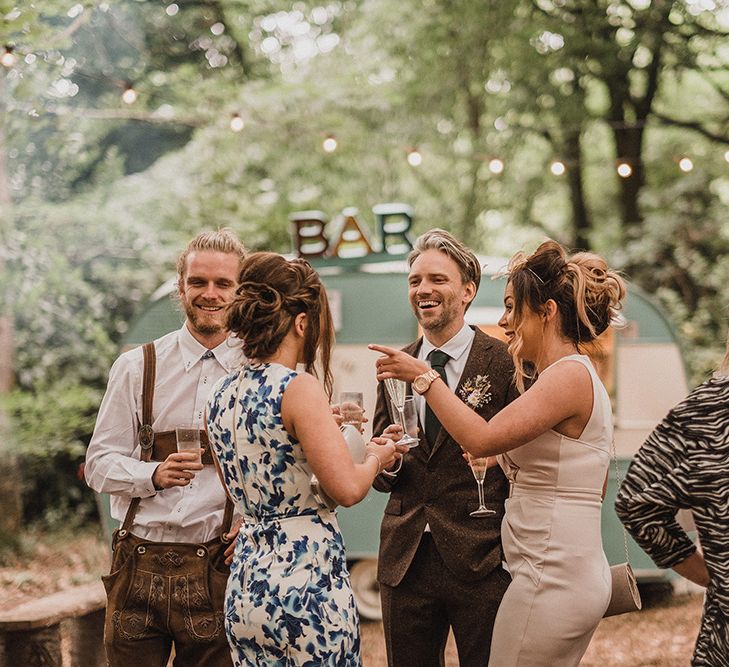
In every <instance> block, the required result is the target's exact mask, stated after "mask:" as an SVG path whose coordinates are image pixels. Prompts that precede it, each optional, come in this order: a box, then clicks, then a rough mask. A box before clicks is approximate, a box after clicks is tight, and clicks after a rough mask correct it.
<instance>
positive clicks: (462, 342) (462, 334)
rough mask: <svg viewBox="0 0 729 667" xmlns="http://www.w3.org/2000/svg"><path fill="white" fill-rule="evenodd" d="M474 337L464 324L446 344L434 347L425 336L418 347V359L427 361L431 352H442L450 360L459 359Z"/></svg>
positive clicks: (472, 332)
mask: <svg viewBox="0 0 729 667" xmlns="http://www.w3.org/2000/svg"><path fill="white" fill-rule="evenodd" d="M475 335H476V333H475V332H474V330H473V329H472V328H471V327H470V326H469V325H468V324H466V323H465V322H464V323H463V326H462V327H461V330H460V331H459V332H458V333H457V334H456V335H455V336H453V338H451V339H450V340H449V341H448V342H447V343H445V344H444V345H441V346H440V347H436V346H435V345H433V343H431V342H430V341H429V340H428V339H427V338H426V337H425V336H423V344H422V345H421V346H420V358H421V359H427V358H428V355H429V354H430V353H431V352H432V351H433V350H442V351H443V352H445V353H446V354H447V355H448V356H449V357H450V358H451V359H459V358H460V357H461V355H462V354H463V353H464V352H466V350H468V349H469V346H470V345H471V341H472V340H473V337H474V336H475Z"/></svg>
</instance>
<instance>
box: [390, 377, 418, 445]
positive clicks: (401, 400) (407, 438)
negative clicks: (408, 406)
mask: <svg viewBox="0 0 729 667" xmlns="http://www.w3.org/2000/svg"><path fill="white" fill-rule="evenodd" d="M385 389H386V390H387V393H388V395H389V397H390V403H391V404H392V407H393V408H395V411H396V412H397V415H398V422H399V423H400V426H402V432H403V437H402V438H400V440H398V444H400V445H407V446H408V447H415V446H416V445H417V444H418V443H419V440H418V438H416V437H413V435H411V433H410V431H411V430H412V418H411V419H410V426H411V428H410V429H408V420H406V419H405V399H406V398H407V397H406V394H405V392H406V389H407V385H406V384H405V382H404V381H403V380H397V379H395V378H386V379H385ZM416 423H417V415H416Z"/></svg>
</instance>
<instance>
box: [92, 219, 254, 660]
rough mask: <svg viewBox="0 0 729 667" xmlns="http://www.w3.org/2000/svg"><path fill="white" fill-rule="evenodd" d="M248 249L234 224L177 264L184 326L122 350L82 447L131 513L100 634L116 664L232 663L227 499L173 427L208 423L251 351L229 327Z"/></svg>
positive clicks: (120, 511) (114, 501) (206, 458)
mask: <svg viewBox="0 0 729 667" xmlns="http://www.w3.org/2000/svg"><path fill="white" fill-rule="evenodd" d="M244 257H245V248H244V246H243V244H242V243H241V242H240V241H239V240H238V239H237V237H236V236H235V234H234V233H233V232H232V231H231V230H229V229H221V230H218V231H209V232H201V233H200V234H198V235H197V236H196V237H195V238H194V239H192V241H190V243H189V244H188V245H187V247H186V248H185V250H184V251H183V252H182V254H181V255H180V257H179V260H178V263H177V272H178V285H177V292H178V296H179V299H180V305H181V307H182V309H183V311H184V313H185V322H184V324H183V325H182V327H181V328H180V329H179V330H177V331H173V332H172V333H169V334H167V335H165V336H162V337H161V338H158V339H157V340H155V341H154V342H153V343H148V344H147V345H145V346H143V347H138V348H135V349H133V350H130V351H129V352H125V353H124V354H122V355H121V356H120V357H119V358H118V359H117V360H116V362H115V363H114V365H113V366H112V369H111V372H110V374H109V383H108V386H107V390H106V395H105V396H104V400H103V401H102V404H101V407H100V409H99V414H98V417H97V420H96V428H95V429H94V434H93V436H92V438H91V442H90V444H89V448H88V452H87V455H86V467H85V475H86V481H87V482H88V484H89V486H90V487H91V488H93V489H94V490H95V491H98V492H100V493H108V494H110V495H111V513H112V516H113V518H115V519H117V520H118V521H121V522H123V523H122V526H121V528H120V529H119V530H118V531H116V533H115V535H114V543H113V549H114V554H113V561H112V567H111V574H110V575H109V576H107V577H105V578H104V584H105V586H106V590H107V594H108V603H107V609H106V621H105V627H104V644H105V647H106V653H107V660H108V664H109V665H111V666H112V667H115V666H117V667H128V666H129V665H135V667H147V666H149V667H152V666H154V667H158V666H159V665H165V664H167V660H168V657H169V655H170V653H171V649H172V645H173V643H174V649H175V656H176V657H175V664H184V665H206V666H208V665H209V666H212V667H217V666H218V665H220V666H225V667H228V666H230V665H231V664H232V663H231V658H230V650H229V647H228V643H227V641H226V638H225V631H224V628H223V599H224V595H225V585H226V582H227V579H228V573H229V571H228V566H227V565H226V563H225V560H226V558H227V557H228V556H229V555H230V551H231V548H230V547H229V546H228V543H229V542H230V540H231V539H232V538H233V537H234V535H235V534H236V531H235V530H231V516H230V515H231V511H230V510H231V506H230V504H229V503H227V502H226V495H225V491H224V490H223V487H222V486H221V484H220V480H219V479H218V476H217V474H216V472H215V469H214V466H213V465H212V458H211V456H210V451H209V449H208V445H207V437H206V436H205V432H204V431H202V432H201V433H200V442H201V445H202V448H201V449H199V450H193V451H180V452H178V451H177V443H176V437H175V429H176V427H180V426H183V425H193V427H194V428H195V429H198V430H199V429H203V428H204V425H203V411H204V407H205V404H206V401H207V398H208V394H209V393H210V389H211V388H212V387H213V385H214V384H215V383H216V382H217V381H218V380H219V379H220V378H222V377H223V376H225V375H227V374H228V373H229V372H230V371H232V370H233V369H234V368H236V367H238V366H239V365H240V364H241V363H242V362H243V354H242V352H241V347H240V345H239V344H234V343H233V340H232V339H229V337H228V331H227V308H228V305H229V303H230V302H231V301H232V299H233V297H234V296H235V291H236V288H237V286H238V280H239V275H240V270H241V265H242V263H243V259H244Z"/></svg>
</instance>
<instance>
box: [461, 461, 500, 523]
mask: <svg viewBox="0 0 729 667" xmlns="http://www.w3.org/2000/svg"><path fill="white" fill-rule="evenodd" d="M468 465H470V466H471V472H472V473H473V476H474V477H475V478H476V484H478V509H475V510H473V512H471V516H474V517H480V516H493V515H494V514H496V512H495V511H494V510H490V509H489V508H488V507H486V503H485V500H484V494H483V480H484V479H485V477H486V471H487V470H488V467H489V457H488V456H483V457H477V458H475V457H470V458H469V460H468Z"/></svg>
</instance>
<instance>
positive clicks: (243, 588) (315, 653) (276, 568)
mask: <svg viewBox="0 0 729 667" xmlns="http://www.w3.org/2000/svg"><path fill="white" fill-rule="evenodd" d="M295 377H296V372H295V371H292V370H291V369H289V368H286V367H285V366H281V365H279V364H249V365H246V366H244V367H243V369H242V370H240V371H236V372H235V373H232V374H231V375H229V376H227V377H226V378H224V379H223V380H222V381H221V382H220V383H219V384H218V385H217V387H216V388H215V390H214V391H213V393H212V396H211V398H210V401H209V404H208V430H209V434H210V443H211V447H212V449H213V452H214V453H215V455H216V457H217V459H218V461H219V463H220V467H221V470H222V472H223V477H224V480H225V485H226V486H227V488H228V491H229V493H230V495H231V497H232V499H233V502H234V503H235V506H236V510H237V512H238V513H239V514H241V515H242V516H243V518H244V525H243V526H242V527H241V531H240V534H239V536H238V539H237V542H236V546H235V555H234V558H233V564H232V565H231V572H230V579H229V581H228V588H227V592H226V602H225V629H226V633H227V636H228V642H229V643H230V646H231V651H232V655H233V662H234V664H235V665H236V667H238V666H244V665H245V666H251V667H262V666H268V665H270V666H271V667H273V665H276V666H281V667H289V666H291V667H293V666H297V667H298V666H302V667H304V666H305V667H314V666H317V667H318V666H324V665H326V666H330V665H331V666H332V667H334V666H335V665H336V666H337V667H359V666H360V665H361V659H360V640H359V620H358V617H357V610H356V607H355V603H354V597H353V595H352V589H351V586H350V583H349V573H348V572H347V567H346V556H345V551H344V542H343V541H342V536H341V534H340V532H339V526H338V525H337V520H336V516H335V514H334V513H333V512H330V511H329V510H328V509H327V508H326V507H324V506H322V505H321V504H320V503H318V502H317V501H316V499H315V498H314V496H313V495H312V493H311V489H310V480H311V475H312V472H311V469H310V467H309V464H308V463H307V461H306V458H305V456H304V452H303V449H302V447H301V445H300V443H299V442H298V441H297V440H296V439H295V438H293V437H291V436H290V435H289V434H288V433H287V432H286V430H285V429H284V426H283V422H282V420H281V400H282V398H283V394H284V392H285V391H286V387H287V386H288V384H289V382H291V380H293V379H294V378H295ZM234 430H235V435H234ZM236 443H237V444H236Z"/></svg>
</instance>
